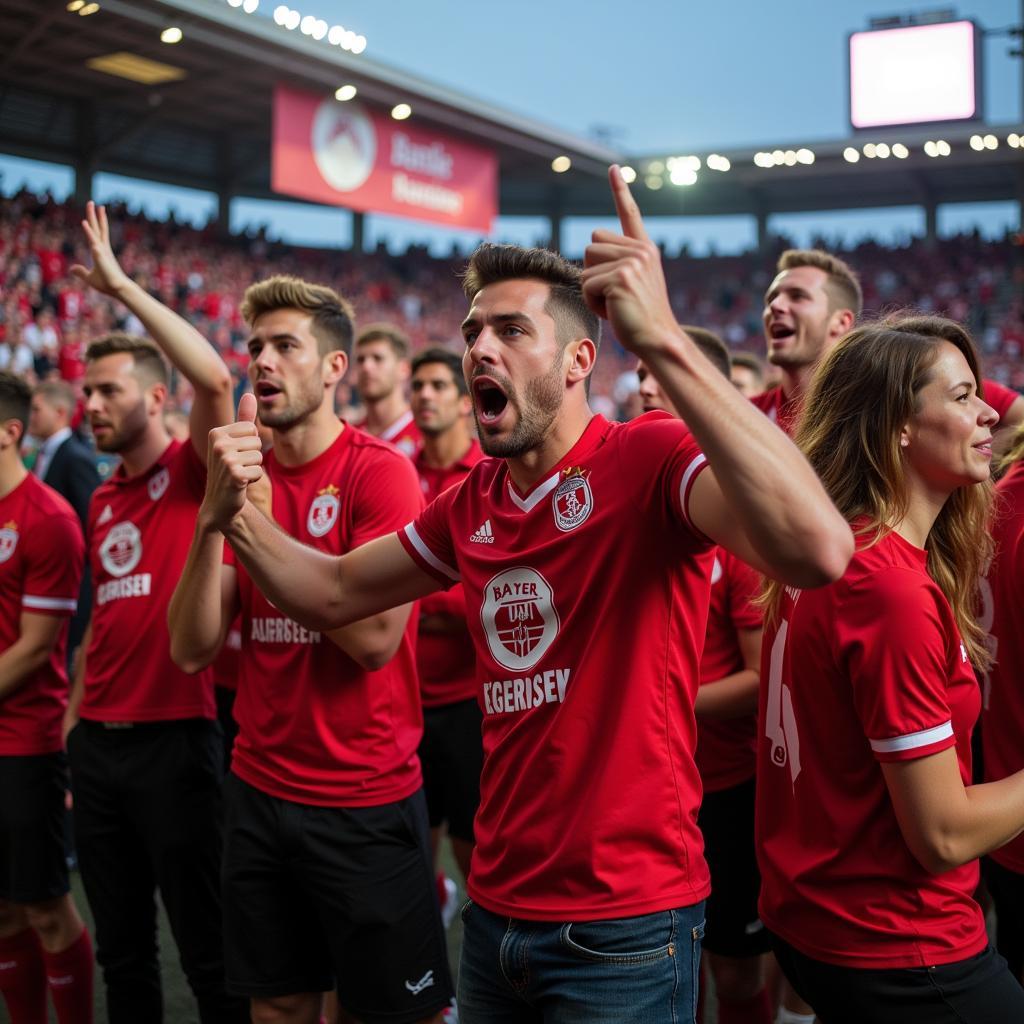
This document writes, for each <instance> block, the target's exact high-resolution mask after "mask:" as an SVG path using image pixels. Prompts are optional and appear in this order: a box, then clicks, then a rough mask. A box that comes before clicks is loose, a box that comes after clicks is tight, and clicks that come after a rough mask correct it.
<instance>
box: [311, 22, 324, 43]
mask: <svg viewBox="0 0 1024 1024" xmlns="http://www.w3.org/2000/svg"><path fill="white" fill-rule="evenodd" d="M309 34H310V35H311V36H312V37H313V38H314V39H323V37H324V36H325V35H327V22H326V21H324V20H323V19H322V18H321V19H319V20H318V21H317V22H316V24H315V25H314V26H313V31H312V32H310V33H309Z"/></svg>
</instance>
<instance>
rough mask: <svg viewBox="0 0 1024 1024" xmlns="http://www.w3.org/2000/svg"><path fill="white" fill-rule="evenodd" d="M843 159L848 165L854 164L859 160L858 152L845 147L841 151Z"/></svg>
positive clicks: (851, 147) (850, 147)
mask: <svg viewBox="0 0 1024 1024" xmlns="http://www.w3.org/2000/svg"><path fill="white" fill-rule="evenodd" d="M843 159H844V160H845V161H846V162H847V163H848V164H855V163H856V162H857V161H858V160H859V159H860V152H859V151H858V150H856V149H854V148H853V146H847V147H846V149H844V150H843Z"/></svg>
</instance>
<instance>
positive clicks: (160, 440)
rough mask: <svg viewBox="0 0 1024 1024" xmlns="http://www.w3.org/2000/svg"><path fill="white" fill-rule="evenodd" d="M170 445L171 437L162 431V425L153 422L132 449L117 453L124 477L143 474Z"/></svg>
mask: <svg viewBox="0 0 1024 1024" xmlns="http://www.w3.org/2000/svg"><path fill="white" fill-rule="evenodd" d="M170 443H171V435H170V434H168V433H167V431H166V430H164V428H163V426H162V425H158V424H157V421H153V424H152V425H151V427H150V429H149V430H147V431H146V433H145V436H144V437H143V438H142V440H141V441H140V442H139V443H138V444H137V445H136V446H135V447H134V448H130V449H127V450H126V451H123V452H119V453H118V454H119V455H120V456H121V465H122V466H123V467H124V473H125V476H138V475H139V474H140V473H145V472H146V470H148V469H149V468H150V467H151V466H152V465H153V463H155V462H156V460H157V459H159V458H160V456H161V455H163V453H164V452H165V451H167V446H168V445H169V444H170Z"/></svg>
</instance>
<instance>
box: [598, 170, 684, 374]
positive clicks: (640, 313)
mask: <svg viewBox="0 0 1024 1024" xmlns="http://www.w3.org/2000/svg"><path fill="white" fill-rule="evenodd" d="M608 180H609V184H610V185H611V189H612V198H613V199H614V200H615V209H616V212H617V213H618V215H619V224H620V225H621V227H622V233H621V234H618V233H616V232H614V231H605V230H603V229H602V230H598V231H595V232H594V233H593V235H592V236H591V239H592V241H591V243H590V245H588V246H587V250H586V254H585V255H584V258H583V267H584V270H583V296H584V298H585V299H586V302H587V305H588V306H589V307H590V308H591V309H592V310H593V311H594V312H595V313H597V314H598V316H601V317H603V318H604V319H606V320H607V321H608V322H609V323H610V324H611V325H612V327H613V328H614V329H615V335H616V337H617V338H618V339H619V341H620V342H622V344H623V345H625V346H626V348H628V349H630V350H631V351H633V352H636V353H637V354H638V355H641V354H642V352H643V351H644V350H645V349H646V348H647V347H649V346H650V345H652V344H656V343H657V341H658V340H659V339H660V338H662V337H664V336H665V333H666V332H673V333H676V334H678V332H679V328H678V325H677V322H676V318H675V316H674V315H673V313H672V308H671V306H670V305H669V301H668V289H667V288H666V286H665V275H664V273H663V271H662V267H661V253H660V252H659V251H658V247H657V246H656V245H655V244H654V242H652V241H651V239H650V237H649V236H648V234H647V230H646V229H645V228H644V222H643V218H642V217H641V216H640V210H639V208H638V207H637V205H636V201H635V200H634V199H633V196H632V194H631V193H630V191H629V186H628V185H627V184H626V182H625V180H624V179H623V177H622V173H621V172H620V170H619V168H618V167H617V166H614V165H613V166H612V167H611V168H610V169H609V171H608Z"/></svg>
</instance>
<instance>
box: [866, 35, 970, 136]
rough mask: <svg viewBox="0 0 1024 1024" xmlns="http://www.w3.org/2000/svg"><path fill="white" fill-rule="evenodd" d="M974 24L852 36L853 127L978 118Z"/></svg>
mask: <svg viewBox="0 0 1024 1024" xmlns="http://www.w3.org/2000/svg"><path fill="white" fill-rule="evenodd" d="M974 32H975V27H974V23H973V22H970V21H948V22H943V23H941V24H938V25H915V26H912V27H910V28H894V29H883V30H881V31H876V32H855V33H854V34H853V35H851V36H850V122H851V123H852V125H853V127H854V128H874V127H878V126H879V125H896V124H920V123H923V122H928V121H961V120H965V119H968V118H972V117H976V116H978V115H979V114H980V111H979V110H978V97H977V96H976V95H975V92H976V89H975V84H976V76H975V67H974V63H975V45H974Z"/></svg>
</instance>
